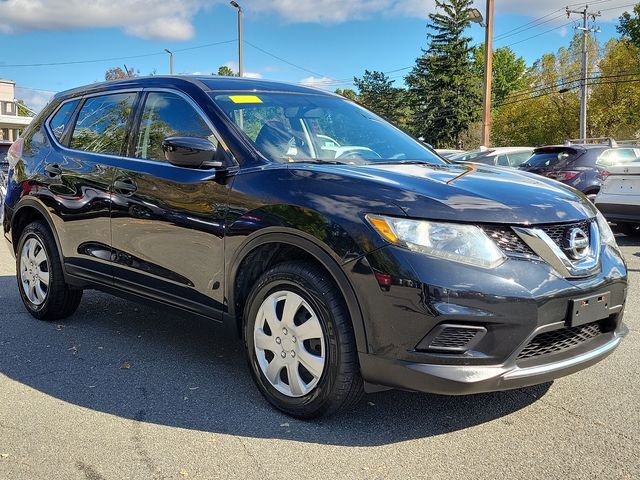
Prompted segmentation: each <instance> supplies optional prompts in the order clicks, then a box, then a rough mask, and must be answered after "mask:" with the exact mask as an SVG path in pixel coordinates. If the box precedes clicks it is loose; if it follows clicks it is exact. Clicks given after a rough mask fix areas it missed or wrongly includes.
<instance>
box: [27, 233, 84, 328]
mask: <svg viewBox="0 0 640 480" xmlns="http://www.w3.org/2000/svg"><path fill="white" fill-rule="evenodd" d="M16 275H17V279H18V289H19V291H20V297H21V298H22V303H24V306H25V307H26V308H27V310H28V311H29V313H30V314H31V315H33V316H34V317H35V318H37V319H39V320H59V319H62V318H65V317H68V316H69V315H71V314H72V313H73V312H75V311H76V309H77V308H78V305H79V304H80V300H81V299H82V290H75V289H72V288H71V287H69V285H67V284H66V283H65V281H64V273H63V271H62V262H61V261H60V255H59V253H58V249H57V247H56V242H55V240H54V238H53V234H52V233H51V231H50V230H49V228H48V227H47V226H46V225H45V224H44V223H43V222H33V223H30V224H29V225H27V226H26V227H25V229H24V230H23V232H22V235H20V240H19V242H18V249H17V252H16Z"/></svg>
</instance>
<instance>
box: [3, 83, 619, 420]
mask: <svg viewBox="0 0 640 480" xmlns="http://www.w3.org/2000/svg"><path fill="white" fill-rule="evenodd" d="M9 157H10V163H11V165H12V167H11V170H10V175H9V189H8V194H7V198H6V202H5V204H4V206H3V209H4V212H5V216H4V222H3V228H4V235H5V237H6V239H7V240H8V241H9V244H10V247H11V249H12V251H13V252H14V253H15V255H16V267H17V281H18V289H19V291H20V295H21V297H22V300H23V302H24V305H25V307H26V309H27V310H28V311H29V312H30V313H31V314H32V315H33V316H34V317H36V318H38V319H43V320H54V319H59V318H64V317H67V316H69V315H71V314H73V312H74V311H75V310H76V309H77V308H78V305H79V304H80V300H81V297H82V291H83V289H87V288H97V289H101V290H104V291H107V292H111V293H113V294H116V295H121V296H125V297H129V298H133V299H138V300H141V301H147V302H150V303H153V304H155V305H160V306H162V308H164V309H172V310H174V311H176V312H179V313H180V314H181V315H184V316H189V317H194V318H202V317H204V318H207V319H211V320H212V321H215V322H219V323H220V324H221V325H225V326H226V327H228V328H229V330H231V331H232V332H233V333H234V334H235V335H237V336H239V337H240V338H242V340H243V342H244V346H245V347H246V353H247V358H248V362H249V366H250V371H251V374H252V375H253V378H254V379H255V382H256V384H257V386H258V388H259V389H260V391H261V392H262V394H263V395H264V396H265V397H266V398H267V400H268V401H269V402H271V403H272V404H273V405H275V406H276V407H277V408H279V409H281V410H283V411H284V412H286V413H288V414H290V415H294V416H298V417H314V416H318V415H322V414H329V413H331V412H334V411H336V410H338V409H339V408H342V407H346V406H348V405H352V404H353V403H354V402H356V401H357V399H358V398H359V395H360V393H361V392H362V391H363V390H366V391H376V390H381V389H387V388H400V389H408V390H417V391H424V392H437V393H441V394H467V393H475V392H484V391H492V390H502V389H509V388H518V387H523V386H527V385H533V384H538V383H540V382H547V381H549V380H551V379H554V378H557V377H560V376H562V375H566V374H570V373H572V372H575V371H577V370H580V369H583V368H585V367H587V366H589V365H592V364H594V363H596V362H598V361H600V360H601V359H603V358H604V357H605V356H607V355H608V354H609V353H611V352H612V351H613V350H614V349H615V348H616V346H617V345H618V344H619V342H620V341H621V339H622V337H623V336H624V335H625V333H626V328H625V326H624V324H623V323H622V314H623V309H624V304H625V292H626V286H627V273H626V269H625V264H624V261H623V259H622V256H621V253H620V251H619V249H618V246H617V245H616V242H615V239H614V237H613V235H612V233H611V230H610V229H609V227H608V225H607V223H606V221H604V219H603V217H602V216H601V215H600V214H598V212H597V210H596V209H595V207H594V206H593V205H592V204H591V203H590V202H588V201H587V200H586V199H584V198H582V197H581V196H578V195H576V194H575V193H574V192H573V191H572V190H570V189H568V188H565V187H564V186H562V185H560V184H558V183H557V182H553V181H550V180H548V179H545V178H543V177H539V176H536V175H530V174H527V173H525V172H520V171H518V170H511V171H507V170H506V169H503V168H496V167H490V166H473V167H470V166H466V165H456V164H449V163H447V162H446V161H445V160H442V159H441V158H440V157H438V156H437V155H436V154H435V153H433V151H432V150H430V149H429V148H428V147H426V146H425V145H423V144H421V143H420V142H418V141H416V140H414V139H413V138H410V137H409V136H407V135H405V134H404V133H402V132H401V131H400V130H398V129H396V128H395V127H393V126H391V125H390V124H388V123H386V122H385V121H383V120H382V119H380V118H379V117H377V116H375V115H374V114H373V113H371V112H369V111H367V110H365V109H363V108H362V107H360V106H358V105H357V104H355V103H353V102H350V101H348V100H346V99H344V98H342V97H340V96H338V95H334V94H331V93H328V92H325V91H321V90H316V89H311V88H307V87H303V86H299V85H287V84H283V83H277V82H269V81H263V80H246V79H241V78H223V77H212V76H201V77H160V76H156V77H150V78H136V79H128V80H123V81H117V82H109V83H101V84H95V85H90V86H88V87H83V88H78V89H75V90H70V91H66V92H63V93H59V94H57V95H56V96H55V98H54V99H53V100H52V101H51V103H50V104H49V105H48V106H47V107H46V108H45V110H44V111H43V112H42V113H41V114H40V115H38V117H37V118H36V119H35V120H34V121H33V122H32V123H31V125H30V126H29V128H28V129H27V131H26V133H25V134H24V137H23V138H22V139H20V140H18V141H17V142H15V144H14V145H13V146H12V148H11V150H10V153H9ZM114 341H117V340H116V339H114ZM185 361H188V360H185ZM220 368H224V366H222V365H220ZM212 401H215V399H212Z"/></svg>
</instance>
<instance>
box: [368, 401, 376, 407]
mask: <svg viewBox="0 0 640 480" xmlns="http://www.w3.org/2000/svg"><path fill="white" fill-rule="evenodd" d="M367 403H368V404H369V406H370V407H375V406H376V404H375V403H373V402H367Z"/></svg>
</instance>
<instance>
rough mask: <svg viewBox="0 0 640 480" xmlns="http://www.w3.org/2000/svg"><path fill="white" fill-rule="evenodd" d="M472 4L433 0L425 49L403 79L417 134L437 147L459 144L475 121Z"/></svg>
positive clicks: (477, 95) (460, 0)
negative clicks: (470, 31) (470, 33)
mask: <svg viewBox="0 0 640 480" xmlns="http://www.w3.org/2000/svg"><path fill="white" fill-rule="evenodd" d="M471 3H472V1H471V0H448V1H446V2H440V1H436V7H437V10H436V13H432V14H430V15H429V19H430V23H429V25H428V28H429V29H430V30H431V31H430V32H429V33H428V34H427V36H428V38H429V47H428V48H427V49H426V50H424V49H423V54H422V56H420V57H419V58H418V59H416V65H415V67H414V68H413V70H412V71H411V73H410V74H409V75H408V76H407V78H406V81H407V84H408V85H409V93H410V94H411V96H412V99H413V103H414V106H415V112H414V114H413V117H412V121H411V127H412V130H413V133H414V134H415V135H416V136H420V137H424V139H425V141H427V142H429V143H431V144H432V145H434V146H436V147H450V146H459V144H460V138H461V135H462V134H463V133H464V132H465V131H466V130H467V129H468V128H469V126H470V124H471V123H472V122H473V121H474V119H475V118H477V115H478V111H479V105H480V92H479V91H478V85H477V82H475V80H474V76H473V72H472V61H471V47H470V42H471V38H470V37H466V36H464V31H465V29H466V28H467V27H468V26H469V24H470V22H469V7H470V5H471Z"/></svg>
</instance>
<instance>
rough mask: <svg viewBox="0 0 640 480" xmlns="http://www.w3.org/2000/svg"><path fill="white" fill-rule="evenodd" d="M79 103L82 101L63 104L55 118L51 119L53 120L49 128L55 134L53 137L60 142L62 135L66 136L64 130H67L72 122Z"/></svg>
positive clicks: (50, 121)
mask: <svg viewBox="0 0 640 480" xmlns="http://www.w3.org/2000/svg"><path fill="white" fill-rule="evenodd" d="M79 101H80V100H72V101H70V102H67V103H65V104H63V105H62V106H61V107H60V108H59V109H58V111H57V112H56V114H55V115H54V116H53V117H51V120H49V127H50V128H51V133H53V136H54V137H56V139H57V140H58V141H60V139H61V138H62V135H63V134H64V130H65V128H67V125H68V124H69V121H70V120H71V116H72V115H73V112H75V110H76V107H77V106H78V102H79Z"/></svg>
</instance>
